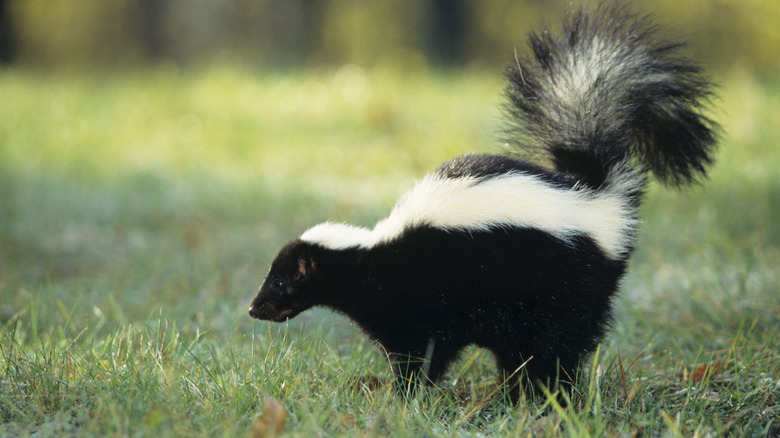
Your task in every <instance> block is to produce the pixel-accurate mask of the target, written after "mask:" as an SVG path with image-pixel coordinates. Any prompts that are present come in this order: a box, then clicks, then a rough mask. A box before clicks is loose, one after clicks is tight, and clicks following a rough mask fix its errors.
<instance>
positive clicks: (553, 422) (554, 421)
mask: <svg viewBox="0 0 780 438" xmlns="http://www.w3.org/2000/svg"><path fill="white" fill-rule="evenodd" d="M562 420H563V419H562V418H561V416H560V415H559V414H558V413H557V412H555V413H553V414H552V415H543V416H541V417H539V418H537V419H536V420H534V422H533V423H531V427H530V428H529V429H528V431H529V432H531V435H532V436H539V435H546V434H547V433H548V432H552V433H554V434H555V435H557V434H559V433H560V432H561V421H562Z"/></svg>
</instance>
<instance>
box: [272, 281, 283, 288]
mask: <svg viewBox="0 0 780 438" xmlns="http://www.w3.org/2000/svg"><path fill="white" fill-rule="evenodd" d="M271 286H273V287H275V288H277V289H279V288H280V287H282V280H279V279H278V278H275V279H274V281H273V282H271Z"/></svg>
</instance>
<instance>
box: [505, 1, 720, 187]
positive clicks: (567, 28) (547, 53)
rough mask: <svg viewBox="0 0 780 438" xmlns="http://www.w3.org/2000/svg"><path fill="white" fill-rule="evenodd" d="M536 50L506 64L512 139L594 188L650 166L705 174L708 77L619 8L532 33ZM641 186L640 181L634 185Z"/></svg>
mask: <svg viewBox="0 0 780 438" xmlns="http://www.w3.org/2000/svg"><path fill="white" fill-rule="evenodd" d="M530 46H531V49H532V52H533V55H532V56H531V57H528V58H526V59H517V60H516V65H513V66H510V67H509V68H508V70H507V73H506V75H507V79H508V81H509V83H508V86H507V95H508V97H509V100H510V105H509V107H508V110H509V113H510V116H511V118H512V121H513V128H512V134H513V135H512V137H513V142H515V143H517V146H518V148H519V150H520V152H525V153H533V152H536V153H537V154H538V153H541V154H542V155H544V156H545V158H547V159H548V160H549V161H550V162H551V163H552V165H553V166H554V167H555V169H556V170H557V171H558V172H560V173H563V174H566V175H569V176H571V177H573V178H576V179H578V180H580V181H581V182H583V183H584V184H587V185H588V186H591V187H594V188H600V187H604V186H605V185H610V181H613V179H614V178H617V179H618V180H619V179H621V175H623V176H625V175H626V173H627V172H630V173H632V174H634V175H636V176H639V175H641V174H644V173H645V172H647V171H650V172H652V173H653V175H655V177H656V178H658V179H659V180H660V181H662V182H664V183H666V184H669V185H682V184H685V183H690V182H692V181H694V180H696V179H697V178H699V177H701V176H704V174H705V173H706V171H707V168H708V167H709V165H710V164H712V161H713V154H714V152H715V143H716V139H717V135H716V131H717V125H716V124H715V123H714V122H713V121H712V120H710V119H708V118H707V117H705V116H704V115H702V114H701V110H702V104H703V101H704V100H706V98H707V97H708V95H709V89H710V86H711V84H710V81H709V79H708V78H707V76H706V75H705V74H704V73H703V72H702V70H701V68H699V67H698V66H697V65H695V64H694V63H693V62H692V61H690V60H689V59H686V58H684V57H681V56H680V55H678V54H677V50H678V49H679V47H680V46H681V44H677V43H670V42H666V41H663V40H661V39H659V36H658V31H657V29H656V28H655V27H654V26H653V24H652V23H651V22H650V19H649V18H647V17H637V16H635V15H633V14H631V13H630V12H629V11H628V10H627V9H626V8H624V7H621V6H614V5H612V6H601V7H599V8H597V9H596V10H594V11H593V12H589V11H587V10H585V9H581V10H579V11H577V12H575V13H574V14H572V15H571V16H569V17H567V19H566V20H565V22H564V25H563V32H562V35H561V36H556V35H554V34H553V33H552V32H550V31H549V30H548V29H543V30H542V31H541V32H540V33H532V34H531V35H530ZM639 192H641V189H640V190H638V191H637V192H636V193H639Z"/></svg>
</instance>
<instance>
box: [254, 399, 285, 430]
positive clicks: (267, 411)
mask: <svg viewBox="0 0 780 438" xmlns="http://www.w3.org/2000/svg"><path fill="white" fill-rule="evenodd" d="M286 418H287V411H285V410H284V406H282V404H281V403H279V402H278V401H276V400H275V399H273V398H271V397H269V396H267V395H264V396H263V412H262V413H261V414H260V415H258V417H257V418H255V422H254V423H252V428H251V429H249V433H248V434H247V438H268V437H274V436H278V435H279V434H281V433H282V426H284V420H285V419H286Z"/></svg>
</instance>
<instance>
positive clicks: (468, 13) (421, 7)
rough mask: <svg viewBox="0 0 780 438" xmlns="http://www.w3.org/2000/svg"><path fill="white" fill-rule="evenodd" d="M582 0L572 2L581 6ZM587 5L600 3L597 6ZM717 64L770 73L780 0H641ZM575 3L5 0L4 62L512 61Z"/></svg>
mask: <svg viewBox="0 0 780 438" xmlns="http://www.w3.org/2000/svg"><path fill="white" fill-rule="evenodd" d="M576 3H577V2H575V4H576ZM589 3H591V4H592V3H593V2H592V1H591V2H589ZM632 3H634V6H636V9H638V10H639V11H641V12H644V13H653V14H656V15H657V16H658V21H659V22H661V23H663V24H664V27H666V28H670V29H672V30H674V34H675V35H681V36H683V37H686V38H688V39H689V40H691V41H692V46H693V48H692V51H694V52H695V53H696V56H697V57H701V58H704V60H705V62H707V63H708V64H709V66H711V67H721V68H731V67H734V66H735V65H738V66H741V67H743V68H746V69H750V70H756V71H758V72H760V73H765V74H773V73H774V72H776V71H778V68H779V67H780V56H777V54H778V53H780V1H777V0H687V1H684V2H683V1H679V0H659V1H657V2H652V3H649V2H639V1H634V2H632ZM571 4H572V2H571V0H548V1H545V0H524V1H521V0H111V1H106V0H78V1H73V0H0V63H5V64H9V63H22V64H27V65H35V66H42V67H57V66H66V67H78V66H88V67H93V66H117V67H128V66H135V65H143V64H150V63H164V62H169V63H174V64H176V65H182V66H186V65H191V64H198V63H203V62H211V61H213V60H214V59H215V58H216V59H225V60H230V61H233V62H242V63H246V64H249V65H253V66H261V67H271V68H277V67H306V66H317V65H340V64H344V63H356V64H360V65H363V66H374V65H381V64H388V65H394V66H400V67H401V68H418V67H427V66H464V65H469V64H491V65H492V64H494V63H501V64H503V63H505V62H506V61H507V60H510V59H511V56H512V54H513V50H514V49H515V48H516V47H517V49H518V50H519V51H521V52H523V51H525V42H524V41H525V35H526V33H527V31H528V30H530V29H534V28H536V27H537V26H538V23H540V22H542V21H548V22H550V23H551V24H553V25H556V23H557V17H558V16H559V15H560V12H561V11H564V10H567V9H570V8H571Z"/></svg>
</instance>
